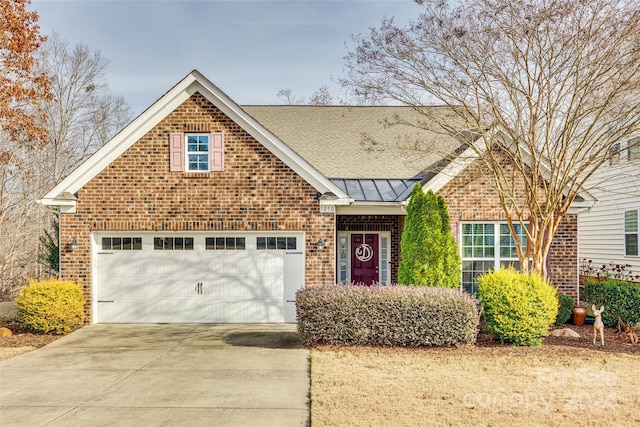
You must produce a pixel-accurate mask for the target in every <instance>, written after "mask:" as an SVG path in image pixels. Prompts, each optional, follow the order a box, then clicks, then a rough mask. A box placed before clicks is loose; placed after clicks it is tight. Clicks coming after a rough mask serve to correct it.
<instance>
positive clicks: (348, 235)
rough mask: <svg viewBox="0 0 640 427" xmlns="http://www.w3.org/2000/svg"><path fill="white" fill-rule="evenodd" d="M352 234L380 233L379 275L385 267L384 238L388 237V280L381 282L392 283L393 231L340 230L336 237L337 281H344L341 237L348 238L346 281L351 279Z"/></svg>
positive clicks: (385, 284)
mask: <svg viewBox="0 0 640 427" xmlns="http://www.w3.org/2000/svg"><path fill="white" fill-rule="evenodd" d="M352 234H377V235H378V245H380V247H379V248H378V277H380V273H381V272H382V269H383V265H382V264H383V261H382V246H381V245H382V239H383V238H386V239H387V248H386V249H387V260H386V261H385V263H386V265H385V267H386V270H387V275H388V276H389V277H387V282H386V283H381V284H382V285H384V286H387V285H390V284H391V232H390V231H338V235H337V239H336V243H337V244H336V248H337V250H336V283H343V282H342V281H341V280H340V249H341V248H340V238H341V237H345V238H346V239H347V241H346V244H347V260H346V261H347V275H346V277H347V278H346V281H347V282H349V281H351V235H352Z"/></svg>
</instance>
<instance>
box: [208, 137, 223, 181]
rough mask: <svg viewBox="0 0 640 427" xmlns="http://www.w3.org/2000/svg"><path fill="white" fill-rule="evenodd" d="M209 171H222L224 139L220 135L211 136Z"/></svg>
mask: <svg viewBox="0 0 640 427" xmlns="http://www.w3.org/2000/svg"><path fill="white" fill-rule="evenodd" d="M210 151H211V160H210V162H211V165H210V166H211V171H212V172H221V171H223V170H224V138H223V135H222V133H212V134H211V147H210Z"/></svg>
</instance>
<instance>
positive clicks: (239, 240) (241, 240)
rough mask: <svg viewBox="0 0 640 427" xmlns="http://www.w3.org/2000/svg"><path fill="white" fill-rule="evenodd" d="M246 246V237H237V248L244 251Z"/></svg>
mask: <svg viewBox="0 0 640 427" xmlns="http://www.w3.org/2000/svg"><path fill="white" fill-rule="evenodd" d="M244 248H245V246H244V237H238V238H237V239H236V249H237V250H239V251H243V250H244Z"/></svg>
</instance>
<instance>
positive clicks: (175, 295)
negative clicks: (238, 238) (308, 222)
mask: <svg viewBox="0 0 640 427" xmlns="http://www.w3.org/2000/svg"><path fill="white" fill-rule="evenodd" d="M181 237H184V235H181ZM297 238H298V239H301V236H299V237H297ZM97 241H99V239H98V240H97ZM144 242H146V243H144ZM149 242H153V238H152V237H148V236H147V237H146V238H143V249H142V250H136V251H133V250H129V251H124V250H123V251H113V252H111V253H104V252H98V258H97V267H96V269H97V270H96V272H97V278H98V280H97V291H96V296H97V297H98V298H97V299H98V305H97V316H96V319H97V321H99V322H151V323H153V322H196V323H198V322H205V323H218V322H283V321H285V316H287V321H291V318H292V316H291V313H290V312H291V308H288V309H285V305H286V302H285V301H284V299H285V282H286V281H291V280H292V277H293V279H294V280H296V281H297V282H296V283H298V284H297V285H294V287H296V286H302V284H303V283H304V256H303V255H300V256H298V257H296V260H295V262H297V263H300V264H301V265H300V266H295V267H291V266H290V265H287V263H288V262H291V261H287V258H286V256H285V251H283V250H255V245H253V246H252V242H255V237H254V236H246V242H247V243H248V244H247V246H246V248H244V249H242V250H208V249H207V250H205V248H204V238H202V237H200V238H197V237H196V238H194V243H195V244H194V248H193V250H184V251H176V250H154V249H153V245H152V244H149ZM299 254H302V252H300V253H299ZM288 259H289V260H290V259H291V258H288ZM300 271H302V272H303V273H302V276H301V277H298V276H299V272H300ZM292 272H293V273H292ZM296 275H297V276H296ZM294 276H295V277H294ZM289 289H291V285H290V286H289ZM289 293H291V290H289ZM293 310H294V315H293V320H295V307H294V308H293ZM285 312H288V313H289V314H287V315H285Z"/></svg>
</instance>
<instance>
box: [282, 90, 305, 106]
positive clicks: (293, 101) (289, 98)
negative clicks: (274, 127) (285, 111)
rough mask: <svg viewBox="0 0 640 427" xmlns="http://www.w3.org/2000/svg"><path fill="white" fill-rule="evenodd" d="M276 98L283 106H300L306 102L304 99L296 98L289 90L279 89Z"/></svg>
mask: <svg viewBox="0 0 640 427" xmlns="http://www.w3.org/2000/svg"><path fill="white" fill-rule="evenodd" d="M276 96H277V97H278V98H280V99H281V100H282V102H283V103H284V104H285V105H302V104H304V103H305V101H306V100H305V99H304V97H302V98H296V96H295V95H294V94H293V91H292V90H291V88H286V89H280V90H279V91H278V93H277V94H276Z"/></svg>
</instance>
